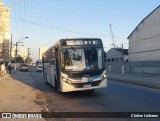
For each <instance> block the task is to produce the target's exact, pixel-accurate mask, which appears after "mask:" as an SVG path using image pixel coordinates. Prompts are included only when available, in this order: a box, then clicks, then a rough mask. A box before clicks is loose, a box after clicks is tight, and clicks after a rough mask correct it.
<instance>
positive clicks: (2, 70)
mask: <svg viewBox="0 0 160 121" xmlns="http://www.w3.org/2000/svg"><path fill="white" fill-rule="evenodd" d="M5 73H6V67H5V64H2V65H1V74H2V76H3V75H4V74H5Z"/></svg>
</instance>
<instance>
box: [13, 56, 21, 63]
mask: <svg viewBox="0 0 160 121" xmlns="http://www.w3.org/2000/svg"><path fill="white" fill-rule="evenodd" d="M15 60H16V63H23V62H24V59H23V58H22V57H21V56H20V55H19V56H18V57H16V58H14V59H12V63H13V62H14V63H15Z"/></svg>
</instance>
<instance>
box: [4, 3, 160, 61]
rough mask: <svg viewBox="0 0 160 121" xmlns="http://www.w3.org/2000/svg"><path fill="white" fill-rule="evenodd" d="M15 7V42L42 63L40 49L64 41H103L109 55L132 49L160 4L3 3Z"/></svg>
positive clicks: (13, 26)
mask: <svg viewBox="0 0 160 121" xmlns="http://www.w3.org/2000/svg"><path fill="white" fill-rule="evenodd" d="M3 3H4V5H5V6H8V7H11V34H13V42H14V43H15V42H16V41H19V40H20V39H21V38H24V37H29V38H28V39H24V40H23V42H24V43H23V45H25V46H26V47H28V48H31V49H30V51H31V52H30V53H31V57H32V58H33V60H34V61H35V60H37V59H38V53H39V47H41V46H48V47H50V46H52V45H53V44H54V43H55V42H56V41H58V40H60V39H62V38H79V37H83V38H84V37H92V38H101V39H102V41H103V46H104V49H105V51H108V50H109V49H110V48H112V47H113V45H112V44H113V40H112V36H111V30H110V26H109V25H110V24H111V26H112V31H113V35H114V36H113V37H114V41H115V45H116V47H122V44H123V46H124V48H128V40H127V37H128V36H129V34H130V33H131V32H132V31H133V30H134V29H135V27H136V26H137V25H138V24H139V23H140V21H141V20H142V19H144V18H145V17H146V16H147V15H148V14H150V13H151V12H152V11H153V10H154V9H155V8H156V7H158V6H159V5H160V0H3Z"/></svg>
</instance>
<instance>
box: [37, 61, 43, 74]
mask: <svg viewBox="0 0 160 121" xmlns="http://www.w3.org/2000/svg"><path fill="white" fill-rule="evenodd" d="M36 71H37V72H38V71H42V60H37V61H36Z"/></svg>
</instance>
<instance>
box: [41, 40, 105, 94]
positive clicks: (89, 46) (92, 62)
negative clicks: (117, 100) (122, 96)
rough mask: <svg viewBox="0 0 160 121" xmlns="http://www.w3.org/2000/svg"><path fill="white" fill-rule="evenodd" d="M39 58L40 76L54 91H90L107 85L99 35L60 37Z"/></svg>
mask: <svg viewBox="0 0 160 121" xmlns="http://www.w3.org/2000/svg"><path fill="white" fill-rule="evenodd" d="M42 58H43V59H42V62H43V77H44V79H45V80H46V82H47V83H49V84H51V85H52V86H53V87H55V88H56V90H57V91H61V92H70V91H82V90H88V91H93V90H95V89H96V88H102V87H106V86H107V75H106V68H105V60H104V49H103V44H102V40H101V39H97V38H72V39H61V40H59V41H58V42H57V43H55V44H54V45H53V46H51V47H50V48H49V49H48V50H47V51H46V52H45V53H44V54H43V57H42Z"/></svg>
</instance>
